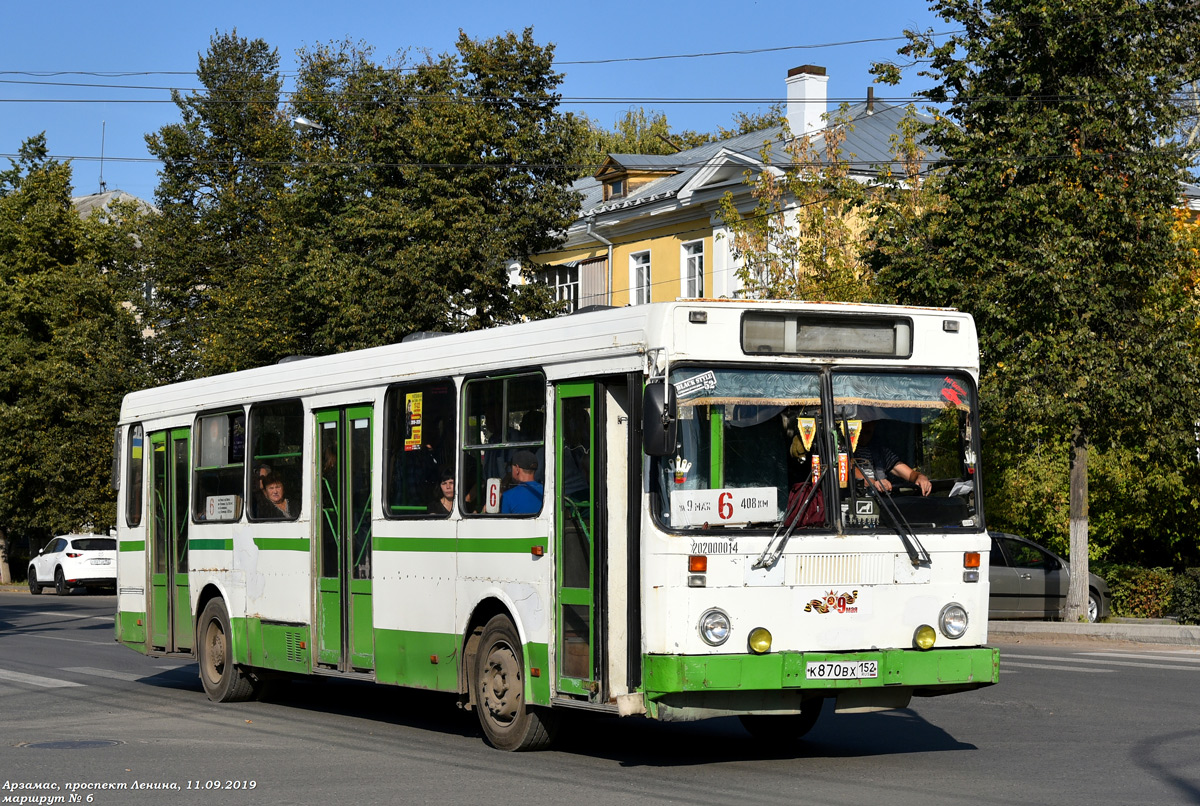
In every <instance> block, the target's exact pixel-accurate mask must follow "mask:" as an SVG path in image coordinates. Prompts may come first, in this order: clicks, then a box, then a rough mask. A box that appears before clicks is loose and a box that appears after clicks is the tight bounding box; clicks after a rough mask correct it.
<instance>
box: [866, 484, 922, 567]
mask: <svg viewBox="0 0 1200 806" xmlns="http://www.w3.org/2000/svg"><path fill="white" fill-rule="evenodd" d="M866 486H867V493H868V495H871V496H872V497H873V498H874V499H875V500H876V501H878V502H879V505H880V509H882V510H883V511H884V512H886V513H887V514H888V517H889V518H891V521H892V527H893V528H894V529H895V530H896V534H898V535H899V536H900V542H902V543H903V544H904V550H905V551H907V552H908V559H909V560H911V561H912V564H913V565H914V566H917V565H922V564H924V565H932V564H933V560H932V559H931V558H930V556H929V552H928V551H926V550H925V547H924V546H922V545H921V541H920V540H918V539H917V533H916V532H915V531H913V528H912V526H910V525H909V523H908V521H907V520H905V519H904V515H903V513H901V512H900V507H898V506H896V502H895V501H893V500H892V494H891V493H889V492H888V491H887V490H881V489H879V488H877V487H875V486H874V485H872V484H867V485H866Z"/></svg>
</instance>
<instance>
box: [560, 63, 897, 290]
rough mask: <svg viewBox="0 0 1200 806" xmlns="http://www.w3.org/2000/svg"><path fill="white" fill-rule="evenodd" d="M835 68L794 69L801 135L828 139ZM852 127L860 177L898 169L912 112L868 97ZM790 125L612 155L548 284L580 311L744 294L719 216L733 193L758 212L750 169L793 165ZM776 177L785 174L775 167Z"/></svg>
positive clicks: (846, 150)
mask: <svg viewBox="0 0 1200 806" xmlns="http://www.w3.org/2000/svg"><path fill="white" fill-rule="evenodd" d="M827 80H828V78H827V76H826V75H825V69H824V68H822V67H815V66H812V65H805V66H803V67H797V68H795V69H793V70H790V71H789V72H788V76H787V82H786V88H787V107H786V117H787V120H788V129H789V130H790V131H791V132H792V133H793V134H794V135H802V134H807V135H810V136H811V137H812V142H813V148H814V150H815V151H816V152H817V153H824V148H823V145H822V142H821V139H822V130H823V128H824V126H825V120H824V118H825V115H826V112H827V105H828V102H827V97H826V91H825V85H826V82H827ZM848 115H849V118H850V120H851V121H852V126H853V128H852V130H851V131H849V132H848V134H847V137H846V140H845V142H844V143H843V144H842V157H843V159H845V160H848V161H850V162H851V163H852V164H853V166H854V168H853V171H852V172H853V174H854V175H855V177H856V178H858V179H859V180H860V181H864V182H870V181H873V180H874V179H875V177H877V176H878V173H879V169H880V167H881V166H883V165H886V164H889V163H893V162H894V157H893V154H892V145H891V139H890V138H891V137H892V136H893V135H895V134H898V132H899V123H900V120H901V119H902V118H903V116H904V109H903V108H902V107H897V106H890V105H887V104H883V103H879V102H876V101H874V99H873V98H872V96H871V95H870V94H868V97H867V100H866V101H864V102H862V103H859V104H856V105H854V106H852V107H851V108H850V109H849V112H848ZM784 132H785V130H784V128H783V126H782V125H780V126H775V127H773V128H770V129H764V130H762V131H757V132H752V133H750V134H744V135H739V136H737V137H732V138H728V139H725V140H721V141H717V142H713V143H707V144H705V145H703V146H700V147H698V148H693V149H689V150H687V151H681V152H679V153H676V154H670V155H667V156H657V155H654V156H651V155H639V154H610V155H608V157H607V159H605V161H604V163H603V164H602V165H601V167H600V169H599V170H598V171H597V172H596V173H595V174H594V175H593V176H591V177H588V178H586V179H582V180H580V181H579V182H577V183H576V185H575V189H576V190H578V191H579V192H580V194H581V196H582V203H581V214H580V217H579V218H578V220H576V221H575V222H574V224H572V225H571V226H570V228H569V229H568V230H567V239H566V242H565V243H564V244H563V247H562V248H561V249H560V250H559V251H556V252H552V253H547V254H544V255H541V256H540V257H539V260H538V262H539V263H541V264H542V265H544V266H546V267H547V268H546V271H545V272H544V274H543V276H542V279H543V280H544V281H545V282H547V283H549V284H551V285H553V286H555V287H556V289H557V295H558V299H560V300H567V301H568V302H569V303H570V304H571V306H572V308H574V309H577V308H582V307H587V306H589V305H615V306H623V305H638V304H643V303H647V302H661V301H667V300H674V299H679V298H705V297H708V298H720V297H737V296H740V295H741V294H742V285H741V282H740V280H739V279H738V276H737V267H738V264H737V259H736V257H735V256H734V255H733V254H732V253H731V244H732V238H731V237H730V235H729V233H728V232H727V228H726V227H725V225H724V222H723V221H722V220H721V218H720V216H719V214H718V212H717V210H718V202H719V200H720V199H721V197H722V196H723V195H724V194H725V193H726V191H732V192H733V194H734V197H735V200H737V202H738V203H739V206H740V207H742V208H743V209H745V210H750V209H752V208H753V206H754V202H753V199H752V198H751V196H750V187H749V186H748V185H747V184H746V183H745V182H744V179H745V176H746V172H747V171H749V172H751V175H754V174H756V173H757V172H759V171H761V170H762V169H763V168H764V164H763V160H762V157H761V154H762V151H763V148H764V145H767V144H769V147H770V149H771V154H772V156H771V165H772V166H783V165H787V164H788V162H789V157H788V156H787V154H786V153H785V152H784V150H783V146H784V141H783V137H784ZM769 170H778V168H776V167H770V168H769Z"/></svg>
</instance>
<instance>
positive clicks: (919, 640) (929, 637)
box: [913, 624, 937, 649]
mask: <svg viewBox="0 0 1200 806" xmlns="http://www.w3.org/2000/svg"><path fill="white" fill-rule="evenodd" d="M935 641H937V633H936V632H934V631H933V627H930V626H929V625H928V624H922V625H921V626H920V627H917V631H916V632H914V633H913V646H915V647H916V648H917V649H933V644H934V642H935Z"/></svg>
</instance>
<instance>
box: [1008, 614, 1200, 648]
mask: <svg viewBox="0 0 1200 806" xmlns="http://www.w3.org/2000/svg"><path fill="white" fill-rule="evenodd" d="M1026 637H1028V638H1033V637H1036V638H1041V639H1048V640H1053V639H1054V638H1064V639H1071V640H1077V639H1078V640H1093V641H1126V642H1128V643H1132V644H1178V645H1182V646H1193V647H1200V626H1194V625H1185V624H1174V623H1171V622H1169V621H1166V620H1162V619H1119V620H1114V621H1112V622H1105V623H1103V624H1080V623H1070V622H1065V621H1007V620H1005V621H989V622H988V640H989V641H995V640H1006V639H1019V638H1026Z"/></svg>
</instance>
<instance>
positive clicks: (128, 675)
mask: <svg viewBox="0 0 1200 806" xmlns="http://www.w3.org/2000/svg"><path fill="white" fill-rule="evenodd" d="M59 671H62V672H74V673H75V674H87V675H93V676H95V677H107V678H110V679H112V680H126V681H129V682H131V683H135V682H137V681H138V680H141V679H142V678H143V677H152V676H154V675H155V674H157V673H156V672H150V673H149V674H142V673H140V672H117V671H114V670H112V669H98V668H96V667H95V666H67V667H64V668H63V669H60V670H59Z"/></svg>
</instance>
